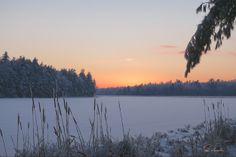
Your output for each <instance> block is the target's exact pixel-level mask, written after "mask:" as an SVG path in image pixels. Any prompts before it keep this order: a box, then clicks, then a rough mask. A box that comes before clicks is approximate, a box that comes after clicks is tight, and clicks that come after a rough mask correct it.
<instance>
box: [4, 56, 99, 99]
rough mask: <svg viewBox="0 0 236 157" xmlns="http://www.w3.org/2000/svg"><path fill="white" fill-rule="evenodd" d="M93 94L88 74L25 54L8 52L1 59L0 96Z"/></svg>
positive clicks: (93, 87)
mask: <svg viewBox="0 0 236 157" xmlns="http://www.w3.org/2000/svg"><path fill="white" fill-rule="evenodd" d="M30 89H32V93H33V96H34V97H52V96H53V89H55V91H58V92H56V93H57V95H58V96H93V95H94V94H95V90H96V84H95V80H93V78H92V75H91V73H89V72H88V73H87V74H85V71H84V70H81V72H80V73H79V75H77V74H76V71H75V70H74V69H69V70H67V69H62V70H60V71H59V70H56V69H55V68H53V67H52V66H48V65H44V64H43V63H40V64H39V63H38V60H37V59H36V58H34V59H33V60H30V59H26V58H25V57H19V58H17V59H16V58H13V59H10V58H9V56H8V54H7V52H5V53H4V54H3V55H2V57H1V58H0V97H30V96H31V92H30Z"/></svg>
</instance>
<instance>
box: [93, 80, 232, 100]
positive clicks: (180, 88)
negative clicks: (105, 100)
mask: <svg viewBox="0 0 236 157" xmlns="http://www.w3.org/2000/svg"><path fill="white" fill-rule="evenodd" d="M96 94H97V95H144V96H145V95H150V96H236V80H231V81H223V80H214V79H210V80H209V81H208V82H199V81H187V82H182V81H180V80H176V81H175V82H172V81H169V82H166V83H159V84H153V83H149V84H140V85H136V86H127V87H117V88H101V89H97V93H96Z"/></svg>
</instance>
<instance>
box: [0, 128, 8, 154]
mask: <svg viewBox="0 0 236 157" xmlns="http://www.w3.org/2000/svg"><path fill="white" fill-rule="evenodd" d="M0 136H1V139H2V143H3V147H4V151H5V156H6V157H7V149H6V143H5V140H4V136H3V131H2V129H1V128H0Z"/></svg>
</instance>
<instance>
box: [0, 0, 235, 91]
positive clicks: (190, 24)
mask: <svg viewBox="0 0 236 157" xmlns="http://www.w3.org/2000/svg"><path fill="white" fill-rule="evenodd" d="M202 1H203V0H178V1H177V0H172V1H166V0H64V1H62V0H37V1H36V0H27V1H26V0H1V1H0V19H1V24H0V53H3V52H4V51H8V53H9V55H10V57H19V56H25V57H27V58H30V59H33V58H34V57H36V58H38V59H39V61H40V62H43V63H44V64H48V65H53V66H54V67H56V68H57V69H61V68H74V69H76V70H77V72H78V73H79V72H80V70H81V69H82V68H84V69H85V70H86V71H90V72H91V73H92V75H93V77H94V78H95V79H96V82H97V86H98V87H111V86H125V85H135V84H140V83H149V82H153V83H154V82H157V83H159V82H166V81H169V80H173V81H175V80H176V79H179V80H182V81H186V80H200V81H207V80H209V79H210V78H215V79H225V80H232V79H236V70H235V69H236V44H235V43H236V31H234V32H233V33H232V37H231V38H230V39H229V40H225V41H224V43H223V46H222V47H221V48H220V49H219V50H217V51H212V52H209V53H208V54H207V55H204V56H203V57H202V60H201V64H199V65H198V66H197V67H196V68H195V69H194V70H193V71H192V72H191V73H190V75H189V77H188V78H187V79H186V78H184V71H185V65H186V61H185V59H184V56H183V51H184V49H185V47H186V45H187V43H188V41H189V39H190V38H191V36H192V34H193V33H194V32H195V30H196V28H197V24H198V23H199V22H201V19H202V18H203V16H204V14H196V12H195V10H196V8H197V7H198V5H200V4H201V2H202Z"/></svg>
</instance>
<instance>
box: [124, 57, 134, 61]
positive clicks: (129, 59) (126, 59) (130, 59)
mask: <svg viewBox="0 0 236 157" xmlns="http://www.w3.org/2000/svg"><path fill="white" fill-rule="evenodd" d="M125 61H126V62H132V61H134V58H125Z"/></svg>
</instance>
